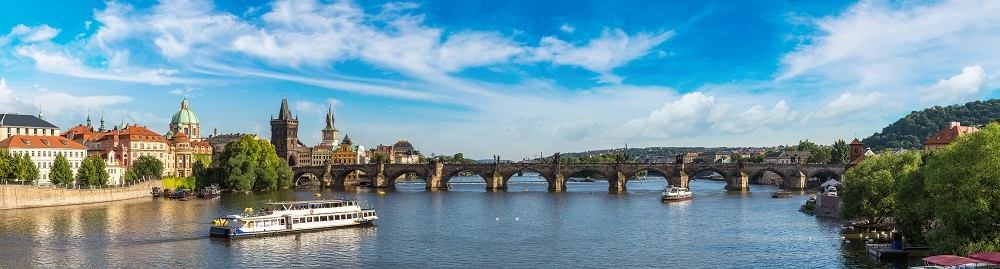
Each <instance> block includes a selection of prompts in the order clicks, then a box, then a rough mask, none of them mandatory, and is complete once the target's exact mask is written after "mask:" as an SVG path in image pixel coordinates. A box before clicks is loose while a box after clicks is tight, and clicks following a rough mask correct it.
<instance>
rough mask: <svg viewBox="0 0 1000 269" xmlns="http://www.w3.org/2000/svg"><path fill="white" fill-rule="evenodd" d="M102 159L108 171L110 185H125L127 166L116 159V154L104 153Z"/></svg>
mask: <svg viewBox="0 0 1000 269" xmlns="http://www.w3.org/2000/svg"><path fill="white" fill-rule="evenodd" d="M101 158H102V159H104V169H105V170H107V171H108V185H119V184H122V183H125V166H124V165H122V163H121V162H120V161H118V160H117V159H115V154H113V153H110V152H108V153H104V154H102V155H101Z"/></svg>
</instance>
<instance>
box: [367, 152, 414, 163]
mask: <svg viewBox="0 0 1000 269" xmlns="http://www.w3.org/2000/svg"><path fill="white" fill-rule="evenodd" d="M420 159H421V160H423V159H424V158H420ZM371 162H372V163H389V162H390V161H389V157H388V156H385V155H382V154H381V153H375V154H373V155H372V159H371Z"/></svg>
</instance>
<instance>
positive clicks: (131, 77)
mask: <svg viewBox="0 0 1000 269" xmlns="http://www.w3.org/2000/svg"><path fill="white" fill-rule="evenodd" d="M15 54H16V55H19V56H24V57H28V58H31V59H32V60H33V61H34V62H35V68H36V69H38V70H42V71H45V72H50V73H56V74H64V75H69V76H74V77H81V78H92V79H103V80H115V81H123V82H138V83H148V84H153V85H166V84H170V83H173V82H178V81H182V80H181V79H176V78H173V77H172V76H173V75H175V74H177V72H178V71H177V70H174V69H169V70H167V69H145V70H142V69H140V70H125V69H114V70H101V69H94V68H90V67H87V66H85V65H84V64H83V61H81V60H80V59H78V58H76V57H73V56H72V55H69V54H68V53H65V52H52V51H48V50H46V49H44V48H42V47H39V46H35V45H29V46H19V47H17V48H16V49H15Z"/></svg>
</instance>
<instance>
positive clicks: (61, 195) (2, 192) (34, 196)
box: [0, 180, 163, 210]
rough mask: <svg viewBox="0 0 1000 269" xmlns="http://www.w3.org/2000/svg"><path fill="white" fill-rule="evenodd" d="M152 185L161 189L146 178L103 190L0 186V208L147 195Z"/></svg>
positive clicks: (74, 203) (120, 198)
mask: <svg viewBox="0 0 1000 269" xmlns="http://www.w3.org/2000/svg"><path fill="white" fill-rule="evenodd" d="M153 187H160V188H162V187H163V181H162V180H149V181H146V182H141V183H137V184H135V185H132V186H126V187H112V188H103V189H64V188H52V187H39V186H23V185H0V210H3V209H15V208H35V207H49V206H64V205H79V204H90V203H101V202H112V201H121V200H128V199H135V198H141V197H150V196H152V193H151V189H152V188H153Z"/></svg>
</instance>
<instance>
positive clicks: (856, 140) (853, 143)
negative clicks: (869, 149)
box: [850, 138, 864, 145]
mask: <svg viewBox="0 0 1000 269" xmlns="http://www.w3.org/2000/svg"><path fill="white" fill-rule="evenodd" d="M850 145H864V144H862V143H861V141H860V140H858V139H857V138H855V139H854V141H851V144H850Z"/></svg>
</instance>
